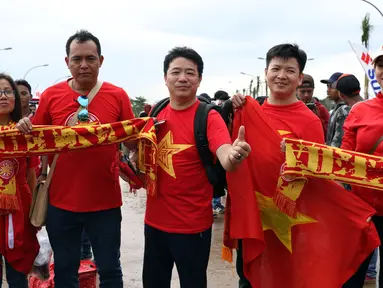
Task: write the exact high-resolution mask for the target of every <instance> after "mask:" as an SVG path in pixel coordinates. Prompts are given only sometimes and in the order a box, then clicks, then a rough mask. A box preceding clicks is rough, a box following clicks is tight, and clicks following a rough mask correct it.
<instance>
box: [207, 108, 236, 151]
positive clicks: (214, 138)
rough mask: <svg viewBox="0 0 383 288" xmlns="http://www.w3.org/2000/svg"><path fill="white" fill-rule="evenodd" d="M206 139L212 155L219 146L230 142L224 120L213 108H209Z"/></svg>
mask: <svg viewBox="0 0 383 288" xmlns="http://www.w3.org/2000/svg"><path fill="white" fill-rule="evenodd" d="M207 139H208V141H209V149H210V151H211V152H212V153H213V154H214V155H215V154H216V151H217V149H218V148H219V147H220V146H222V145H224V144H231V138H230V134H229V130H228V129H227V126H226V124H225V121H224V120H223V119H222V117H221V115H219V113H218V112H217V111H215V110H210V112H209V116H208V118H207Z"/></svg>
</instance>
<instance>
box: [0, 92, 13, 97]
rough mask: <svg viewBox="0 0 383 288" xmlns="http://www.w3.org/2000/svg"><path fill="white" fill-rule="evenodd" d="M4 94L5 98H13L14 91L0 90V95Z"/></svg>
mask: <svg viewBox="0 0 383 288" xmlns="http://www.w3.org/2000/svg"><path fill="white" fill-rule="evenodd" d="M2 95H4V96H5V97H7V98H15V92H14V91H13V90H3V91H1V90H0V97H1V96H2Z"/></svg>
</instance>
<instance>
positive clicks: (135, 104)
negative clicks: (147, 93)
mask: <svg viewBox="0 0 383 288" xmlns="http://www.w3.org/2000/svg"><path fill="white" fill-rule="evenodd" d="M130 101H131V102H132V108H133V113H134V116H136V117H138V116H139V115H140V112H142V111H144V106H145V104H147V103H148V100H147V99H146V98H145V97H142V96H138V97H135V99H130Z"/></svg>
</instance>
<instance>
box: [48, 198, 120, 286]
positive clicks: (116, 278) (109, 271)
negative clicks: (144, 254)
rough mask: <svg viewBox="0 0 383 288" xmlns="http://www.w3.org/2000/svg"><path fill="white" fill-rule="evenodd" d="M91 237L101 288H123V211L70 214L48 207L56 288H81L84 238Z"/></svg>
mask: <svg viewBox="0 0 383 288" xmlns="http://www.w3.org/2000/svg"><path fill="white" fill-rule="evenodd" d="M83 230H85V231H86V233H87V234H88V236H89V239H90V242H91V243H92V248H93V252H94V257H95V260H96V262H97V271H98V274H99V275H100V287H101V288H123V281H122V270H121V263H120V246H121V209H120V208H115V209H110V210H104V211H97V212H83V213H77V212H71V211H66V210H63V209H59V208H57V207H54V206H52V205H49V206H48V216H47V232H48V235H49V241H50V243H51V246H52V250H53V254H54V263H55V270H54V272H55V279H54V280H55V287H56V288H64V287H65V288H78V286H79V280H78V269H79V266H80V257H81V234H82V232H83Z"/></svg>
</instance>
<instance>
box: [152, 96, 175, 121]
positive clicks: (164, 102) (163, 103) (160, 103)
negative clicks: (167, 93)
mask: <svg viewBox="0 0 383 288" xmlns="http://www.w3.org/2000/svg"><path fill="white" fill-rule="evenodd" d="M169 103H170V98H169V97H168V98H164V99H162V100H160V101H158V102H157V103H156V105H154V107H153V108H152V110H150V112H149V117H157V116H158V114H160V112H161V110H162V109H164V108H165V107H166V106H168V104H169Z"/></svg>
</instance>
